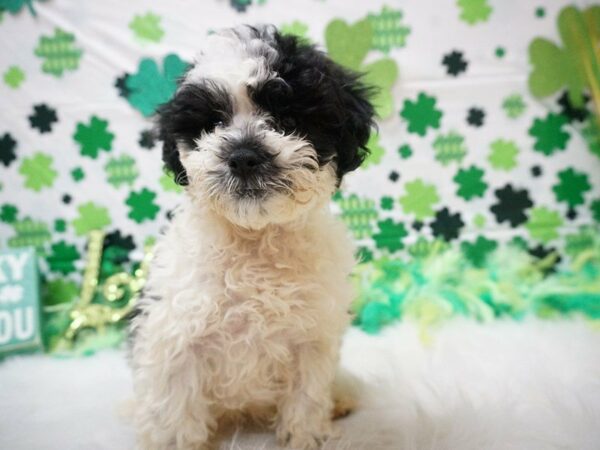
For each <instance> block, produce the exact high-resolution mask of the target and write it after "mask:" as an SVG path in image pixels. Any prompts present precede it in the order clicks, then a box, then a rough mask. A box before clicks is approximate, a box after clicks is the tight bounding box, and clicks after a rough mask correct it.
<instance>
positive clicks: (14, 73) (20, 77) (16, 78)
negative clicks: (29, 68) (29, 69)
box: [3, 66, 25, 89]
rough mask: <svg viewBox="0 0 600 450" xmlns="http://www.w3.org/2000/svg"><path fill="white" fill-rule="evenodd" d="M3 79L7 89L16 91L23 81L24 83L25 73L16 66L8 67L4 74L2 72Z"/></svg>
mask: <svg viewBox="0 0 600 450" xmlns="http://www.w3.org/2000/svg"><path fill="white" fill-rule="evenodd" d="M3 79H4V83H5V84H6V85H7V86H8V87H10V88H12V89H18V88H19V86H21V84H22V83H23V81H25V72H23V70H22V69H21V68H20V67H18V66H10V67H9V68H8V69H7V70H6V72H4V76H3Z"/></svg>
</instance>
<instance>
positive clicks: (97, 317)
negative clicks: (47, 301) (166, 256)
mask: <svg viewBox="0 0 600 450" xmlns="http://www.w3.org/2000/svg"><path fill="white" fill-rule="evenodd" d="M103 243H104V232H103V231H92V232H91V233H90V235H89V243H88V252H87V258H86V265H85V270H84V274H83V282H82V285H81V294H80V296H79V300H78V301H77V302H76V303H75V304H74V306H73V308H72V309H71V311H70V313H69V317H70V320H71V321H70V323H69V326H68V328H67V330H66V331H65V333H64V336H63V338H62V339H61V341H62V343H63V346H67V347H71V346H73V344H74V342H75V340H76V339H77V335H78V334H79V333H80V332H81V331H82V330H83V329H93V330H96V331H97V332H100V333H101V332H103V331H104V329H105V327H106V326H107V325H114V324H116V323H118V322H120V321H121V320H123V319H124V318H125V317H126V316H127V315H128V314H129V313H130V312H131V310H132V309H133V306H134V305H135V302H136V300H137V297H138V294H139V292H140V291H141V289H142V287H143V286H144V284H145V282H146V276H147V274H148V267H149V265H150V261H151V260H152V256H153V254H152V245H150V244H147V245H145V247H144V258H143V259H142V262H141V264H140V266H139V267H138V268H137V269H136V270H135V271H134V273H133V274H130V273H127V272H119V273H116V274H114V275H111V276H110V277H108V278H107V279H106V280H105V281H104V283H102V284H101V285H99V275H100V265H101V262H102V248H103ZM98 290H100V292H102V295H103V297H104V298H105V299H106V300H107V301H108V302H109V304H101V303H93V300H94V297H95V296H96V293H97V292H98ZM127 296H129V298H128V299H127ZM122 300H126V303H125V304H124V305H122V306H115V305H116V304H118V302H120V301H122Z"/></svg>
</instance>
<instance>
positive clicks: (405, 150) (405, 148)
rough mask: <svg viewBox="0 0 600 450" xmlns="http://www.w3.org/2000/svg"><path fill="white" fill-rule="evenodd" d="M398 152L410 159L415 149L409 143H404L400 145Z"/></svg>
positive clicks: (403, 157)
mask: <svg viewBox="0 0 600 450" xmlns="http://www.w3.org/2000/svg"><path fill="white" fill-rule="evenodd" d="M398 154H399V155H400V157H401V158H402V159H408V158H410V157H411V156H412V154H413V150H412V148H411V147H410V145H408V144H403V145H401V146H400V147H398Z"/></svg>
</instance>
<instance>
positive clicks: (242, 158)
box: [229, 147, 261, 176]
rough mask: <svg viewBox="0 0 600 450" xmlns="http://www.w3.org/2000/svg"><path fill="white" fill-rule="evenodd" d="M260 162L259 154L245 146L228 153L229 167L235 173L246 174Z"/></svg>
mask: <svg viewBox="0 0 600 450" xmlns="http://www.w3.org/2000/svg"><path fill="white" fill-rule="evenodd" d="M260 162H261V160H260V156H259V155H258V154H257V153H256V152H255V151H254V150H252V149H249V148H247V147H240V148H237V149H235V150H234V151H233V152H231V155H229V168H230V169H231V172H232V173H233V174H235V175H241V176H245V175H248V174H249V173H251V172H252V171H253V170H254V169H255V168H256V166H258V165H259V164H260Z"/></svg>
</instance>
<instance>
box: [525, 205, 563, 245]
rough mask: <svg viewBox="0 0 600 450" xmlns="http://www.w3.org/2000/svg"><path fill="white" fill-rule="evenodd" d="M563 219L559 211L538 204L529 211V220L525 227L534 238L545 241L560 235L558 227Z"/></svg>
mask: <svg viewBox="0 0 600 450" xmlns="http://www.w3.org/2000/svg"><path fill="white" fill-rule="evenodd" d="M562 224H563V220H562V218H561V216H560V213H559V212H558V211H551V210H550V209H548V208H546V207H545V206H537V207H535V208H533V209H531V211H530V212H529V220H528V221H527V223H526V224H525V228H527V230H528V231H529V235H530V236H531V238H532V239H538V240H540V241H542V242H544V243H546V242H549V241H551V240H553V239H556V238H557V237H558V229H559V228H560V227H561V226H562Z"/></svg>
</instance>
